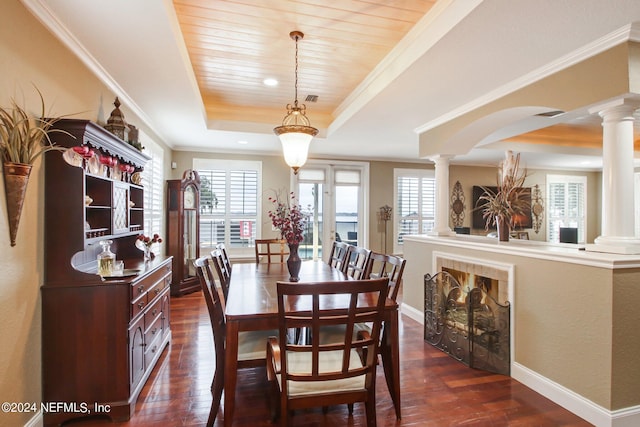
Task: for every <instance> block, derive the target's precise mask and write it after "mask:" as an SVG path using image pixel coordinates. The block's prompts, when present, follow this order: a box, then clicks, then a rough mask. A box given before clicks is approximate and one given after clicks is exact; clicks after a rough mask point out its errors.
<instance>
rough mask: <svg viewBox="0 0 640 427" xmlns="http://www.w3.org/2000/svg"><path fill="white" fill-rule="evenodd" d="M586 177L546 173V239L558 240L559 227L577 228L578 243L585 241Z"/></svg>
mask: <svg viewBox="0 0 640 427" xmlns="http://www.w3.org/2000/svg"><path fill="white" fill-rule="evenodd" d="M586 199H587V178H586V177H585V176H570V175H547V241H549V242H555V243H558V242H560V228H561V227H571V228H577V229H578V243H585V239H586V236H585V232H586V202H587V200H586Z"/></svg>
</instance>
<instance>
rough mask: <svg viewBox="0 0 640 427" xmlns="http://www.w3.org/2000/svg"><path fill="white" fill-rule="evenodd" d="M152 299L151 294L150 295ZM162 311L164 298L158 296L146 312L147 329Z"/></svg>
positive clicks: (145, 322)
mask: <svg viewBox="0 0 640 427" xmlns="http://www.w3.org/2000/svg"><path fill="white" fill-rule="evenodd" d="M149 299H151V296H149ZM161 313H162V298H156V299H155V300H153V302H152V303H150V304H149V306H148V308H147V309H146V310H145V312H144V326H145V328H146V329H149V327H150V326H151V324H152V323H153V322H154V321H155V320H156V319H157V318H158V317H160V314H161Z"/></svg>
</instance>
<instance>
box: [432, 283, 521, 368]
mask: <svg viewBox="0 0 640 427" xmlns="http://www.w3.org/2000/svg"><path fill="white" fill-rule="evenodd" d="M452 273H454V274H455V273H459V272H455V271H452V272H449V271H441V272H439V273H437V274H435V275H433V276H431V275H430V274H426V275H425V276H424V289H425V301H424V339H425V341H427V342H428V343H429V344H431V345H433V346H435V347H437V348H439V349H441V350H442V351H444V352H445V353H448V354H449V355H451V356H452V357H453V358H455V359H457V360H459V361H461V362H463V363H464V364H466V365H468V366H469V367H472V368H477V369H483V370H486V371H491V372H496V373H499V374H503V375H509V374H510V345H509V334H510V323H509V311H510V305H509V302H508V301H506V302H505V304H500V303H498V302H496V300H495V298H494V297H493V296H492V295H491V293H492V292H491V291H492V290H491V289H490V288H491V287H492V280H491V279H488V278H485V277H481V276H476V277H474V278H473V279H472V280H471V282H467V283H464V284H463V285H461V284H460V283H459V282H458V280H456V277H454V275H453V274H452ZM456 276H457V277H465V276H467V274H466V273H462V274H456Z"/></svg>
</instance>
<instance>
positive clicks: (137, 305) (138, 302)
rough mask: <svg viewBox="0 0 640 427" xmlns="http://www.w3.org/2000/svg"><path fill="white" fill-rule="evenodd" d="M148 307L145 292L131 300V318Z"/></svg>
mask: <svg viewBox="0 0 640 427" xmlns="http://www.w3.org/2000/svg"><path fill="white" fill-rule="evenodd" d="M146 307H147V293H146V292H145V293H144V294H142V295H141V296H139V297H138V298H136V299H135V300H133V301H131V319H134V318H135V317H136V316H137V315H138V314H140V313H141V312H142V311H144V309H145V308H146Z"/></svg>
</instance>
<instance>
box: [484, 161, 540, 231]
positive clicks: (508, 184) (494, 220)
mask: <svg viewBox="0 0 640 427" xmlns="http://www.w3.org/2000/svg"><path fill="white" fill-rule="evenodd" d="M526 178H527V171H526V169H524V170H521V169H520V153H518V154H516V155H514V154H513V153H512V152H511V151H507V152H506V154H505V160H504V161H503V162H501V164H500V167H499V168H498V177H497V184H498V185H497V187H496V188H495V189H492V188H489V187H482V189H483V190H484V191H485V192H484V194H483V195H482V196H480V198H479V199H478V203H479V206H478V207H477V208H480V209H482V217H483V218H484V220H485V229H489V227H490V226H491V225H495V226H496V229H497V231H498V239H499V240H500V241H502V242H506V241H509V234H510V232H511V227H512V226H513V225H514V224H513V220H514V218H515V217H517V216H519V215H526V214H527V212H528V210H529V208H530V201H529V199H528V198H527V197H525V196H526V191H525V188H524V187H523V186H524V181H525V179H526Z"/></svg>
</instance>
